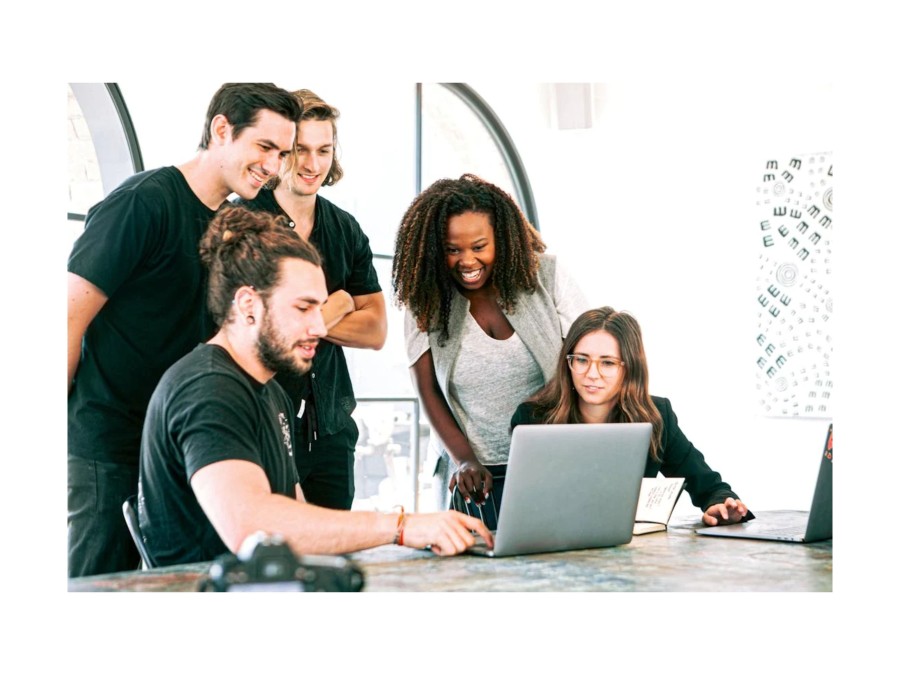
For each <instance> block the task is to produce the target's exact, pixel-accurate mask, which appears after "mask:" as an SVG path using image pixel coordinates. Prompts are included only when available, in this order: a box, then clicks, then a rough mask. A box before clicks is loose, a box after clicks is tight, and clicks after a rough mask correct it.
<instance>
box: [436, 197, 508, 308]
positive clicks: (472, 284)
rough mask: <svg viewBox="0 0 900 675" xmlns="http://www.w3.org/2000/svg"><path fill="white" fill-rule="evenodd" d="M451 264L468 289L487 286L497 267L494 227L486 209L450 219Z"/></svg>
mask: <svg viewBox="0 0 900 675" xmlns="http://www.w3.org/2000/svg"><path fill="white" fill-rule="evenodd" d="M444 255H445V256H446V260H447V268H448V269H449V270H450V274H451V276H452V277H453V279H454V281H456V283H457V284H459V286H460V287H461V288H462V290H463V291H464V292H465V291H476V290H478V289H481V288H484V287H485V285H486V284H488V283H489V282H490V280H491V272H493V269H494V256H495V249H494V228H493V226H492V225H491V219H490V218H489V217H488V215H487V214H485V213H479V212H476V211H467V212H466V213H461V214H460V215H458V216H452V217H451V218H450V219H449V220H448V221H447V239H446V241H445V242H444Z"/></svg>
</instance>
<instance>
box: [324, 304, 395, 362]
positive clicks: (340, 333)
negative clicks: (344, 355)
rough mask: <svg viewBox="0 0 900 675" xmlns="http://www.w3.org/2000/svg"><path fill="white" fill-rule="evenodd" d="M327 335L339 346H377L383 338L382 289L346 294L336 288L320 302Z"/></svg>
mask: <svg viewBox="0 0 900 675" xmlns="http://www.w3.org/2000/svg"><path fill="white" fill-rule="evenodd" d="M322 314H323V315H324V317H325V326H326V327H327V328H328V337H326V338H325V339H326V340H328V341H329V342H333V343H334V344H336V345H340V346H341V347H357V348H361V349H381V348H382V347H383V346H384V341H385V339H386V338H387V313H386V311H385V302H384V293H382V292H381V291H378V292H377V293H369V294H366V295H352V296H351V295H350V294H349V293H347V291H343V290H337V291H335V292H334V293H332V294H331V295H329V296H328V302H326V303H325V304H324V305H323V306H322Z"/></svg>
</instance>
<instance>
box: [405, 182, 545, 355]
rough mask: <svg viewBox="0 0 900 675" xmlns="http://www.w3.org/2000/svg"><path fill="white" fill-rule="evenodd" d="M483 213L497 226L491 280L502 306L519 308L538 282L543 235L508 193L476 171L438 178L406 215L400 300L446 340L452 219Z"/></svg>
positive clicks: (424, 329)
mask: <svg viewBox="0 0 900 675" xmlns="http://www.w3.org/2000/svg"><path fill="white" fill-rule="evenodd" d="M470 212H474V213H483V214H485V215H487V217H488V218H489V219H490V222H491V226H492V227H493V228H494V239H495V244H494V245H495V250H496V257H495V259H494V271H493V274H492V275H491V281H490V283H491V285H492V286H493V287H494V288H495V289H496V290H497V295H498V302H499V304H500V306H501V307H502V308H503V309H504V310H505V311H507V312H509V313H510V314H511V313H513V312H514V311H515V307H516V301H517V299H518V297H519V295H520V294H521V293H533V292H534V290H535V288H536V287H537V271H538V265H539V259H538V254H540V253H543V252H544V250H545V249H546V246H545V245H544V242H543V240H542V239H541V235H540V234H539V233H538V231H537V230H536V229H535V228H534V227H533V226H532V225H531V223H529V222H528V220H527V219H526V218H525V216H524V214H523V213H522V211H521V210H520V209H519V207H518V206H517V205H516V203H515V202H514V201H513V199H512V197H510V196H509V195H508V194H507V193H506V192H504V191H503V190H501V189H500V188H498V187H497V186H496V185H493V184H491V183H488V182H487V181H485V180H482V179H481V178H479V177H478V176H474V175H472V174H469V173H467V174H463V175H462V176H461V177H460V178H459V179H455V180H454V179H449V178H445V179H441V180H439V181H436V182H435V183H434V184H432V185H431V186H430V187H428V188H427V189H426V190H424V191H423V192H422V193H421V194H420V195H419V196H418V197H416V198H415V199H414V200H413V202H412V204H411V205H410V207H409V209H407V211H406V213H405V214H404V215H403V220H402V221H401V223H400V228H399V230H398V231H397V239H396V242H395V246H394V262H393V266H392V270H391V279H392V285H393V290H394V301H395V303H396V304H397V306H398V307H406V308H407V309H408V310H409V311H410V312H411V313H412V315H413V316H414V317H415V319H416V325H417V326H418V328H419V330H420V331H422V332H438V341H439V343H440V344H444V343H445V342H446V340H447V338H448V337H449V333H448V322H449V318H450V303H451V301H452V299H453V293H454V292H455V291H454V284H455V282H454V281H453V278H452V277H451V275H450V270H449V269H448V267H447V264H446V261H445V257H444V243H445V241H446V238H447V222H448V221H449V220H450V218H452V217H453V216H458V215H461V214H463V213H470Z"/></svg>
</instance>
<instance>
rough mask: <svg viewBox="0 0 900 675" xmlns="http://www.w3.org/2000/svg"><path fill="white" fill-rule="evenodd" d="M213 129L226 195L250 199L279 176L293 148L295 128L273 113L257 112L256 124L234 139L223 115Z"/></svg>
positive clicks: (231, 129)
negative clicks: (283, 162) (216, 140)
mask: <svg viewBox="0 0 900 675" xmlns="http://www.w3.org/2000/svg"><path fill="white" fill-rule="evenodd" d="M223 124H224V126H222V125H223ZM213 129H214V133H213V138H214V140H215V139H216V138H218V139H219V142H218V144H217V145H218V146H219V147H218V149H217V151H218V157H217V160H216V161H217V162H218V166H219V169H220V171H221V181H222V184H223V190H226V191H227V193H226V196H227V194H231V193H232V192H234V193H236V194H237V195H238V196H240V197H242V198H243V199H248V200H249V199H253V198H254V197H256V195H257V194H258V193H259V190H260V188H261V187H262V186H263V185H265V184H266V183H267V182H268V181H269V180H270V179H271V178H272V176H275V175H277V174H278V171H279V170H280V169H281V163H282V160H283V159H284V158H285V157H287V155H288V154H289V153H290V150H291V147H292V146H293V142H294V133H295V131H296V125H295V124H294V123H293V122H292V121H291V120H289V119H287V118H286V117H282V116H281V115H279V114H278V113H276V112H273V111H271V110H260V111H259V114H258V115H257V118H256V122H255V123H254V124H253V125H252V126H248V127H245V128H244V129H242V130H241V132H240V133H239V134H238V135H237V137H236V138H235V137H234V133H233V128H232V127H231V125H230V124H228V121H227V119H225V117H224V115H219V116H217V117H216V118H215V119H214V120H213ZM217 129H218V130H217Z"/></svg>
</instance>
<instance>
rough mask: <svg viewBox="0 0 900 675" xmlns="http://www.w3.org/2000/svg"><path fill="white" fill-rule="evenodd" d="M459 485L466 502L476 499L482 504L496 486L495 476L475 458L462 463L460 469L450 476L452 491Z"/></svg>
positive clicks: (477, 502)
mask: <svg viewBox="0 0 900 675" xmlns="http://www.w3.org/2000/svg"><path fill="white" fill-rule="evenodd" d="M457 486H459V494H460V495H462V497H463V499H465V500H466V503H468V502H469V501H472V500H474V501H475V503H476V504H478V505H479V506H481V505H482V504H484V500H485V499H486V498H487V495H488V493H489V492H490V491H491V488H492V487H494V477H493V476H492V475H491V472H490V471H488V470H487V468H486V467H485V466H484V465H483V464H482V463H481V462H479V461H478V460H477V459H473V460H470V461H468V462H463V463H462V464H460V465H459V469H457V470H456V473H454V474H453V476H452V477H451V478H450V492H453V488H454V487H457Z"/></svg>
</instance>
